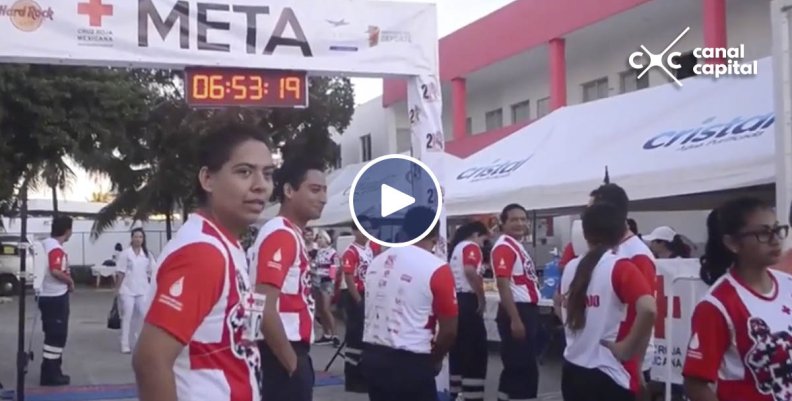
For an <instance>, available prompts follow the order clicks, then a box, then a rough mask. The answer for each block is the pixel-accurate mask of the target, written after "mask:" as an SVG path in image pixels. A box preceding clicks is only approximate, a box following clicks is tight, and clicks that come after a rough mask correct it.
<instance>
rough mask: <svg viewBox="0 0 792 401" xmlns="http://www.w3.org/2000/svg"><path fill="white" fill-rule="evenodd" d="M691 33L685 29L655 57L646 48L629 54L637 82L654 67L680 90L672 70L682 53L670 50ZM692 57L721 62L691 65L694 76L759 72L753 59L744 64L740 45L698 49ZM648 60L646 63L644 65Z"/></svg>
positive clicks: (743, 55) (678, 66)
mask: <svg viewBox="0 0 792 401" xmlns="http://www.w3.org/2000/svg"><path fill="white" fill-rule="evenodd" d="M688 32H690V27H687V28H685V30H683V31H682V33H680V34H679V35H677V37H676V38H675V39H674V40H673V41H671V43H670V44H668V46H666V47H665V49H663V51H661V52H659V53H657V54H655V53H652V52H651V51H649V49H647V48H646V46H644V45H641V46H640V48H641V50H639V51H635V52H633V53H631V54H630V56H629V58H628V59H627V62H628V63H629V64H630V67H632V68H634V69H636V70H639V71H641V72H640V73H639V74H638V77H637V79H641V78H643V77H644V75H646V73H647V72H649V71H650V70H651V69H653V68H657V69H660V70H662V71H663V72H665V74H666V75H667V76H668V77H669V78H671V79H672V80H673V81H674V82H675V83H676V84H677V86H679V87H682V83H681V82H679V79H677V77H676V74H674V73H673V72H671V70H678V69H680V68H682V65H681V64H679V63H678V59H679V57H681V56H682V53H681V52H678V51H671V49H672V48H673V47H674V46H675V45H676V44H677V43H678V42H679V41H680V40H682V38H683V37H685V35H687V33H688ZM692 54H693V56H695V57H696V59H698V60H701V59H723V60H724V63H723V64H696V65H695V66H693V72H694V73H696V75H709V76H713V77H715V78H719V77H721V76H728V75H733V76H742V75H756V74H757V73H758V70H759V68H758V63H759V62H758V61H756V60H754V61H752V62H749V63H745V62H743V61H742V60H743V59H744V58H745V45H744V44H741V45H739V46H738V47H697V48H695V49H693V52H692ZM647 58H648V64H645V61H646V59H647Z"/></svg>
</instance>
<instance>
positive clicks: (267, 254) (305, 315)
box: [248, 217, 315, 344]
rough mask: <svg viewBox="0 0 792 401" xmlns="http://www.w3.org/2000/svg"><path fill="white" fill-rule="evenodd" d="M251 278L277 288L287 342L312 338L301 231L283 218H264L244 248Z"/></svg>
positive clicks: (311, 310)
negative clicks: (247, 248) (254, 236)
mask: <svg viewBox="0 0 792 401" xmlns="http://www.w3.org/2000/svg"><path fill="white" fill-rule="evenodd" d="M248 253H249V255H248V258H249V260H250V271H251V273H250V275H251V280H254V281H253V282H254V283H256V284H257V285H258V284H269V285H271V286H273V287H275V288H278V289H280V291H281V293H280V298H279V299H278V311H279V312H280V317H281V321H282V322H283V328H284V329H285V330H286V337H288V339H289V341H301V342H305V343H309V344H310V343H312V342H313V340H314V332H313V327H314V325H313V319H314V311H315V305H314V299H313V295H312V294H311V269H310V263H309V258H308V252H307V250H306V248H305V242H303V235H302V230H300V228H299V227H297V226H296V225H294V224H293V223H292V222H290V221H289V220H287V219H286V218H284V217H275V218H274V219H272V220H270V221H268V222H267V223H266V224H264V226H263V227H261V229H260V230H259V232H258V236H257V237H256V241H255V242H254V243H253V246H251V247H250V249H249V250H248Z"/></svg>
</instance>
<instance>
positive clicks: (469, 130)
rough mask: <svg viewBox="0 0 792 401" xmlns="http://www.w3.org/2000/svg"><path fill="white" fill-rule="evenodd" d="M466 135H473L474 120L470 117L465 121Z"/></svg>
mask: <svg viewBox="0 0 792 401" xmlns="http://www.w3.org/2000/svg"><path fill="white" fill-rule="evenodd" d="M465 133H466V134H468V135H470V134H472V133H473V118H472V117H468V118H466V119H465Z"/></svg>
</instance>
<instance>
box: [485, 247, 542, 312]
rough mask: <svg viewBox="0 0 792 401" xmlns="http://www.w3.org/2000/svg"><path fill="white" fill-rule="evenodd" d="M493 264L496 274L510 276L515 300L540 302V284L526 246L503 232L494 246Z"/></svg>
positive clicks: (501, 276) (497, 275)
mask: <svg viewBox="0 0 792 401" xmlns="http://www.w3.org/2000/svg"><path fill="white" fill-rule="evenodd" d="M490 259H491V260H492V266H493V267H494V270H495V276H496V277H499V278H509V279H510V280H511V284H510V287H511V291H512V296H513V297H514V302H525V303H531V304H535V303H537V302H539V286H538V285H537V281H538V278H537V277H536V267H534V263H533V259H531V255H529V254H528V252H527V251H526V250H525V247H523V246H522V244H521V243H520V242H519V241H517V240H516V239H514V238H512V237H511V236H510V235H508V234H503V235H501V236H500V237H498V240H497V241H495V245H494V246H493V247H492V257H491V258H490Z"/></svg>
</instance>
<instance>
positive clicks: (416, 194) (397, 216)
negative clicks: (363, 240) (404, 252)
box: [349, 155, 443, 247]
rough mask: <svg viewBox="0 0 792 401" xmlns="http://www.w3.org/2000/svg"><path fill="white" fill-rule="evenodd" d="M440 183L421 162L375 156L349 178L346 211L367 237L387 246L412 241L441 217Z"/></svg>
mask: <svg viewBox="0 0 792 401" xmlns="http://www.w3.org/2000/svg"><path fill="white" fill-rule="evenodd" d="M442 204H443V203H442V193H441V191H440V183H439V182H438V181H437V177H435V175H434V173H432V172H431V170H429V168H428V167H427V166H426V164H424V163H423V162H421V161H419V160H417V159H415V158H412V157H409V156H404V155H386V156H381V157H378V158H376V159H374V160H372V161H370V162H369V163H368V164H366V165H365V166H363V168H362V169H360V171H359V172H358V174H357V175H356V176H355V179H354V180H352V187H351V189H350V191H349V211H350V213H351V214H352V220H353V221H354V223H355V226H357V227H358V229H359V230H360V231H361V232H362V233H363V234H365V235H366V237H368V239H370V240H372V241H374V242H376V243H378V244H380V245H383V246H387V247H400V246H406V245H412V244H414V243H416V242H418V240H420V239H421V238H423V237H424V236H426V235H427V234H429V232H430V231H431V229H432V227H434V226H435V224H437V221H438V219H439V218H440V205H442Z"/></svg>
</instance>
